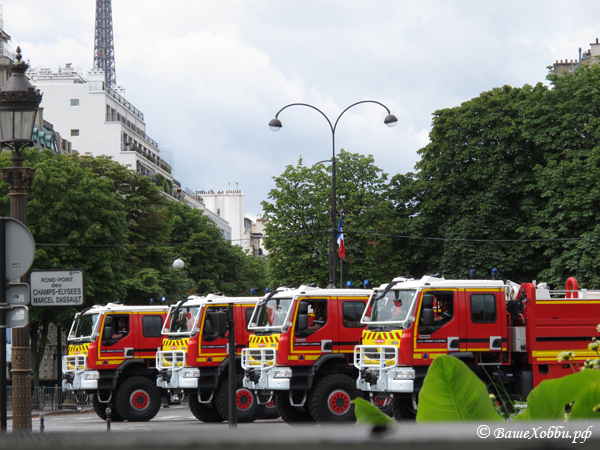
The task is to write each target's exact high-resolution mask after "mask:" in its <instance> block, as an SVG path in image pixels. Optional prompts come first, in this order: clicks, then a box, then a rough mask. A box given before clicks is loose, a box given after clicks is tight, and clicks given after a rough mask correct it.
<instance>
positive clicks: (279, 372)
mask: <svg viewBox="0 0 600 450" xmlns="http://www.w3.org/2000/svg"><path fill="white" fill-rule="evenodd" d="M273 377H274V378H291V377H292V369H290V368H289V367H284V368H282V369H275V371H274V372H273Z"/></svg>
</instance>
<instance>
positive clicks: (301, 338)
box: [290, 297, 336, 365]
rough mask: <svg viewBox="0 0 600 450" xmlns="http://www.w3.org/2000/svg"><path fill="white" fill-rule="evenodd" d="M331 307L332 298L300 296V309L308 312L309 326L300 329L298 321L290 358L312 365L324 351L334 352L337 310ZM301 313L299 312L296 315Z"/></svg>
mask: <svg viewBox="0 0 600 450" xmlns="http://www.w3.org/2000/svg"><path fill="white" fill-rule="evenodd" d="M331 308H332V301H331V299H330V298H312V297H308V298H299V301H298V311H299V312H302V313H304V311H306V314H308V328H307V329H305V330H299V329H298V326H297V325H298V324H297V323H296V326H295V327H294V336H293V341H292V351H291V354H290V359H292V360H294V361H298V364H299V365H310V364H312V363H313V362H314V361H315V360H316V359H318V358H319V356H321V354H322V353H332V352H333V339H334V337H335V335H334V333H335V327H334V323H333V322H334V319H335V316H336V311H332V310H331ZM300 315H301V314H300V313H298V314H297V315H296V317H297V318H298V317H299V316H300Z"/></svg>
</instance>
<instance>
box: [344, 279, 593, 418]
mask: <svg viewBox="0 0 600 450" xmlns="http://www.w3.org/2000/svg"><path fill="white" fill-rule="evenodd" d="M362 322H363V323H365V324H367V329H366V330H365V331H364V332H363V335H362V345H359V346H357V347H356V349H355V357H354V361H355V365H356V368H357V369H358V370H359V372H360V373H359V376H358V379H357V382H356V386H357V387H358V388H359V389H361V390H363V391H366V392H368V393H370V394H371V395H374V394H378V395H384V396H386V395H387V396H393V403H392V404H393V410H394V416H395V417H396V418H397V419H410V418H414V414H415V413H414V412H415V410H416V409H417V407H418V405H417V400H418V393H419V391H420V389H421V387H422V384H423V379H424V378H425V375H426V374H427V369H428V368H429V366H430V365H431V363H432V361H433V360H434V359H435V358H436V357H437V356H439V355H452V356H455V357H457V358H460V359H461V360H463V361H464V362H465V363H466V364H467V365H468V366H469V367H470V368H471V369H472V370H473V371H474V372H475V373H476V374H477V375H478V376H479V377H480V378H481V379H482V380H483V381H484V382H485V383H486V384H487V385H488V386H489V387H490V389H494V385H497V386H500V385H503V386H504V387H505V388H506V392H508V393H509V395H510V396H511V397H515V398H522V399H525V398H526V396H527V395H528V394H529V392H530V391H531V390H532V389H533V388H534V387H535V386H537V385H538V384H539V383H540V382H541V381H543V380H546V379H550V378H559V377H562V376H565V375H567V374H570V373H573V372H572V369H571V367H570V365H569V364H565V363H564V362H560V361H559V358H558V355H559V353H561V352H563V351H573V352H574V353H575V355H576V357H575V360H576V361H579V362H583V361H585V360H586V359H587V358H591V357H594V356H595V353H594V352H592V351H590V350H588V348H587V345H588V343H589V342H590V341H591V338H592V337H593V336H598V334H599V333H598V332H597V330H596V327H597V325H598V323H600V291H588V290H585V289H582V290H578V289H577V282H576V280H575V279H574V278H569V280H568V283H567V286H566V289H565V290H549V288H548V286H547V285H545V284H540V285H536V284H535V283H524V284H522V285H518V284H516V283H512V282H510V281H507V282H506V283H504V282H503V281H499V280H446V279H444V278H443V277H439V276H425V277H423V278H422V279H420V280H414V279H412V278H405V277H400V278H395V279H394V280H393V281H392V282H391V283H389V284H387V285H382V286H381V287H379V288H378V289H376V290H375V292H374V293H373V295H372V297H371V299H370V300H369V303H368V306H367V308H366V310H365V314H364V316H363V318H362ZM500 391H501V392H500V393H498V394H499V395H500V396H502V395H503V394H502V393H503V392H505V391H504V389H501V390H500ZM492 392H494V391H492Z"/></svg>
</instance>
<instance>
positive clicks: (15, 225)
mask: <svg viewBox="0 0 600 450" xmlns="http://www.w3.org/2000/svg"><path fill="white" fill-rule="evenodd" d="M2 220H5V221H6V278H7V279H9V280H15V279H17V278H19V277H21V276H23V275H25V274H26V273H27V271H28V270H29V268H30V267H31V264H33V258H35V241H34V240H33V236H32V235H31V233H30V232H29V229H28V228H27V227H26V226H25V225H23V224H22V223H21V222H19V221H18V220H15V219H11V218H9V217H3V218H2Z"/></svg>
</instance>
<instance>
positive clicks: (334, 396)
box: [327, 389, 351, 416]
mask: <svg viewBox="0 0 600 450" xmlns="http://www.w3.org/2000/svg"><path fill="white" fill-rule="evenodd" d="M350 402H351V400H350V396H349V395H348V393H347V392H346V391H343V390H341V389H337V390H335V391H333V392H332V393H331V394H329V398H328V399H327V406H328V407H329V411H331V413H332V414H335V415H336V416H341V415H343V414H345V413H346V412H348V409H350V404H351V403H350Z"/></svg>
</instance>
